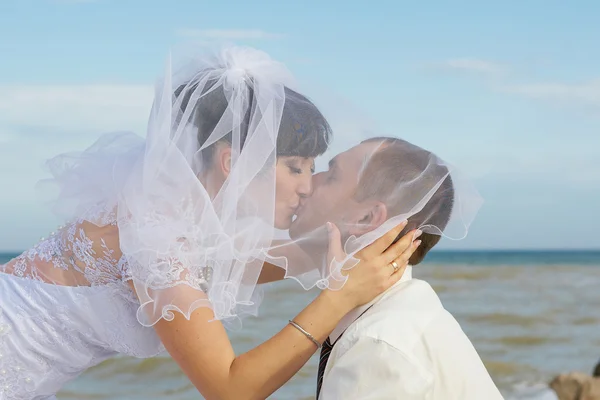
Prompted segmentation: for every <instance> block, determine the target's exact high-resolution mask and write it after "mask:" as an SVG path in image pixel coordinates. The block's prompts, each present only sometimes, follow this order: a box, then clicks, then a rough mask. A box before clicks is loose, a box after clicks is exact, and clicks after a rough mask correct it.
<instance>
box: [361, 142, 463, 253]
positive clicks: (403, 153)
mask: <svg viewBox="0 0 600 400" xmlns="http://www.w3.org/2000/svg"><path fill="white" fill-rule="evenodd" d="M373 142H381V146H380V147H379V148H378V149H377V151H376V152H375V153H374V154H373V155H372V156H371V157H370V158H369V160H368V162H367V164H366V165H365V167H364V169H363V171H362V174H361V176H360V180H359V183H358V187H357V190H356V192H355V195H354V197H355V199H356V200H357V201H359V202H362V201H365V200H369V199H377V200H379V201H382V202H383V203H384V204H386V206H387V208H388V211H389V215H398V214H400V213H402V212H403V211H406V210H405V207H406V204H401V203H402V201H403V198H404V196H393V195H392V194H393V191H394V190H396V189H397V184H398V183H399V182H411V181H413V180H415V179H416V178H419V176H420V175H421V174H422V173H423V172H424V171H425V170H426V169H427V167H428V166H429V164H430V162H431V160H432V157H435V155H433V154H432V153H431V152H429V151H427V150H424V149H422V148H420V147H418V146H415V145H413V144H411V143H409V142H407V141H405V140H402V139H397V138H390V137H375V138H371V139H368V140H365V141H364V142H363V143H373ZM435 172H436V173H435V175H436V177H434V178H433V179H439V178H441V177H442V176H445V178H444V180H443V181H442V183H441V185H440V186H439V187H438V189H437V190H436V191H435V193H434V194H433V196H432V197H431V198H430V199H429V201H428V202H427V204H425V206H424V207H423V209H422V210H421V211H419V212H418V213H416V214H415V215H413V216H411V217H410V218H408V224H407V226H406V228H404V230H403V231H402V232H401V233H400V235H399V236H398V238H400V237H402V236H404V235H405V234H406V233H407V232H409V231H410V230H412V229H416V228H418V227H419V226H423V225H433V226H435V227H437V228H439V229H440V230H441V231H443V230H444V229H445V228H446V225H448V222H449V220H450V215H451V213H452V207H453V205H454V186H453V183H452V178H451V177H450V173H449V171H448V168H447V167H446V166H443V165H436V167H435ZM417 182H423V184H437V183H438V182H432V181H431V180H427V179H418V180H417ZM413 188H414V186H413ZM425 189H426V188H425ZM407 190H410V189H407ZM440 238H441V236H440V235H434V234H430V233H425V232H424V233H423V235H422V236H421V238H420V239H421V241H422V243H421V245H420V246H419V247H418V248H417V250H416V251H415V252H414V253H413V255H412V256H411V258H410V260H409V263H410V264H411V265H417V264H419V263H420V262H421V261H423V259H424V258H425V255H426V254H427V253H428V252H429V250H431V249H432V248H433V247H434V246H435V245H436V244H437V243H438V242H439V240H440Z"/></svg>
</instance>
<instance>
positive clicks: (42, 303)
mask: <svg viewBox="0 0 600 400" xmlns="http://www.w3.org/2000/svg"><path fill="white" fill-rule="evenodd" d="M118 243H119V238H118V229H117V227H116V226H115V225H114V224H109V225H106V226H103V227H98V226H96V225H93V224H90V223H87V222H83V221H76V222H74V223H71V224H69V225H67V226H65V227H61V228H59V229H58V230H57V232H55V233H53V234H52V235H50V237H48V238H44V239H42V240H41V241H40V242H39V243H38V244H37V245H36V246H34V247H33V248H31V249H30V250H28V251H26V252H24V253H23V254H21V255H20V256H18V257H17V258H15V259H13V260H12V261H10V262H9V263H7V264H5V265H0V400H8V399H19V400H24V399H46V398H52V396H53V395H54V394H55V393H56V392H57V391H58V390H60V388H61V387H62V386H63V385H64V384H65V383H66V382H68V381H69V380H71V379H73V378H75V377H76V376H78V375H79V374H80V373H82V372H83V371H85V370H86V369H88V368H90V367H92V366H94V365H96V364H98V363H100V362H102V361H103V360H106V359H107V358H109V357H112V356H114V355H117V354H125V355H130V356H134V357H143V358H145V357H152V356H155V355H157V354H158V353H160V352H161V351H163V347H162V344H161V343H160V340H159V338H158V336H157V335H156V333H155V331H154V329H152V328H148V327H144V326H142V325H141V324H140V323H139V322H138V320H137V317H136V312H137V310H138V307H139V301H138V300H137V298H136V297H135V295H134V294H133V291H132V290H131V288H130V287H129V285H128V284H127V281H128V280H129V279H130V275H129V273H128V267H127V264H126V263H125V262H123V261H121V260H122V259H123V258H122V256H121V253H120V250H119V246H118Z"/></svg>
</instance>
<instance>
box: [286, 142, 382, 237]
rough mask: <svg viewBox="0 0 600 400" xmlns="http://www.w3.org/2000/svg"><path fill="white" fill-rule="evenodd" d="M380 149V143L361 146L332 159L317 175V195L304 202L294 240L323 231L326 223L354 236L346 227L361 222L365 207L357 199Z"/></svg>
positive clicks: (313, 194)
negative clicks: (368, 166)
mask: <svg viewBox="0 0 600 400" xmlns="http://www.w3.org/2000/svg"><path fill="white" fill-rule="evenodd" d="M379 146H380V145H379V143H368V142H367V143H361V144H359V145H358V146H355V147H353V148H351V149H350V150H348V151H345V152H343V153H340V154H338V155H337V156H335V157H334V158H332V159H331V160H330V161H329V169H328V170H327V171H324V172H320V173H318V174H315V175H313V193H312V195H311V196H310V197H307V198H304V199H302V200H301V202H300V207H299V208H298V210H297V213H296V219H295V220H294V222H293V223H292V225H291V227H290V231H289V233H290V237H291V238H292V239H297V238H300V237H302V236H303V235H304V234H307V233H309V232H312V231H315V230H317V229H319V228H322V227H324V225H325V223H326V222H333V223H335V224H336V225H337V226H338V227H339V228H340V229H341V230H342V234H348V233H350V234H352V233H353V232H348V231H347V230H346V229H344V227H346V226H351V225H352V224H355V223H357V222H358V221H359V220H360V214H361V207H363V205H361V204H359V203H358V202H356V201H355V200H354V195H355V192H356V189H357V186H358V183H359V179H360V173H361V170H362V168H363V165H364V163H365V161H366V160H368V158H369V157H370V156H372V155H373V153H374V152H375V151H377V148H378V147H379Z"/></svg>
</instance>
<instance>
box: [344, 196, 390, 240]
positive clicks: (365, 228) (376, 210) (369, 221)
mask: <svg viewBox="0 0 600 400" xmlns="http://www.w3.org/2000/svg"><path fill="white" fill-rule="evenodd" d="M387 215H388V210H387V206H386V205H385V204H384V203H382V202H380V201H377V202H374V203H371V204H368V205H366V206H365V208H364V209H363V210H362V212H361V214H360V217H359V219H358V221H355V224H352V225H351V227H350V229H349V231H348V233H350V234H351V235H356V236H361V235H364V234H365V233H369V232H371V231H373V230H375V229H377V228H378V227H380V226H381V225H383V223H384V222H385V221H386V220H387Z"/></svg>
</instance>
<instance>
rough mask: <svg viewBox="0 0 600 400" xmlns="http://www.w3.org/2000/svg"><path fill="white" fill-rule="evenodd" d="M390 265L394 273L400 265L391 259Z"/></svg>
mask: <svg viewBox="0 0 600 400" xmlns="http://www.w3.org/2000/svg"><path fill="white" fill-rule="evenodd" d="M390 265H391V266H392V268H394V273H396V272H398V270H399V269H400V266H399V265H398V263H397V262H396V261H392V262H391V263H390Z"/></svg>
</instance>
